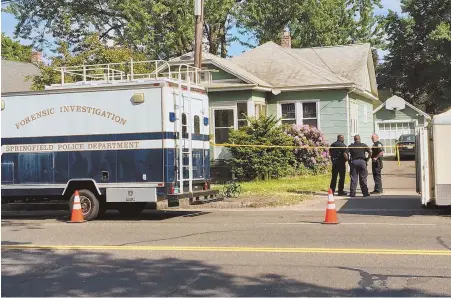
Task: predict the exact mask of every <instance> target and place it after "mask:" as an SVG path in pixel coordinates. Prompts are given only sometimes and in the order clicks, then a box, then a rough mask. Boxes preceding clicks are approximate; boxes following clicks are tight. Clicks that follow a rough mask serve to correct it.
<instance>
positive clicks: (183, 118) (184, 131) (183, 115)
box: [182, 113, 188, 139]
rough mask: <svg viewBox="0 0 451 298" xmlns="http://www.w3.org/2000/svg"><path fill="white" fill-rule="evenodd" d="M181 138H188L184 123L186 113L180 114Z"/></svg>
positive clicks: (186, 127)
mask: <svg viewBox="0 0 451 298" xmlns="http://www.w3.org/2000/svg"><path fill="white" fill-rule="evenodd" d="M182 138H184V139H186V138H188V125H187V123H186V114H185V113H183V114H182Z"/></svg>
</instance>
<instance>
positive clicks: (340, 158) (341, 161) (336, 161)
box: [329, 135, 347, 196]
mask: <svg viewBox="0 0 451 298" xmlns="http://www.w3.org/2000/svg"><path fill="white" fill-rule="evenodd" d="M344 141H345V137H344V136H343V135H338V136H337V141H336V142H334V143H332V145H330V149H329V155H330V158H331V159H332V179H331V181H330V189H332V193H335V187H336V186H337V176H338V175H340V180H339V181H338V195H339V196H346V195H347V193H346V192H345V191H344V187H345V175H346V155H345V154H344V153H345V152H346V145H345V144H344Z"/></svg>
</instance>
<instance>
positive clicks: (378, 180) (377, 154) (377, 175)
mask: <svg viewBox="0 0 451 298" xmlns="http://www.w3.org/2000/svg"><path fill="white" fill-rule="evenodd" d="M371 140H372V141H373V147H372V148H371V161H372V167H371V169H372V170H373V179H374V191H373V192H372V194H381V193H382V177H381V172H382V168H383V164H382V156H384V147H383V145H382V143H381V142H379V136H378V135H377V134H373V135H372V136H371Z"/></svg>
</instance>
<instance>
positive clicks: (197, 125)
mask: <svg viewBox="0 0 451 298" xmlns="http://www.w3.org/2000/svg"><path fill="white" fill-rule="evenodd" d="M194 134H196V135H200V117H199V116H197V115H196V116H194Z"/></svg>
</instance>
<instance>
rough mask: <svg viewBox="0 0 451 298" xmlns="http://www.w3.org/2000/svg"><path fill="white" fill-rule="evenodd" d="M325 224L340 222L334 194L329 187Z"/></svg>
mask: <svg viewBox="0 0 451 298" xmlns="http://www.w3.org/2000/svg"><path fill="white" fill-rule="evenodd" d="M323 223H325V224H338V218H337V211H336V210H335V201H334V194H333V193H332V189H330V188H329V192H328V195H327V209H326V219H325V220H324V222H323Z"/></svg>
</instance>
